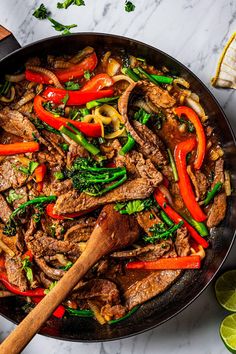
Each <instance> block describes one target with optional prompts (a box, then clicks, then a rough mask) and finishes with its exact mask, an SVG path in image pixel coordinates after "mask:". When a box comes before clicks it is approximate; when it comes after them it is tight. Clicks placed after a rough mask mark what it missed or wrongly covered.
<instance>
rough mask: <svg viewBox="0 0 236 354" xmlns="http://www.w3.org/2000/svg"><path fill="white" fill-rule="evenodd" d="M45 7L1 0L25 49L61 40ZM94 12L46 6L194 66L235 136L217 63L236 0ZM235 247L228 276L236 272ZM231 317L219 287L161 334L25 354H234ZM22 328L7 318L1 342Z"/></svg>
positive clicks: (34, 348) (0, 12)
mask: <svg viewBox="0 0 236 354" xmlns="http://www.w3.org/2000/svg"><path fill="white" fill-rule="evenodd" d="M41 2H42V0H35V1H31V0H0V24H2V25H3V26H5V27H7V28H8V29H10V30H11V31H12V32H13V33H14V35H15V37H16V38H17V39H18V41H19V43H20V44H21V45H26V44H28V43H31V42H33V41H36V40H38V39H41V38H45V37H49V36H52V35H56V34H58V33H57V32H55V30H54V29H53V28H52V27H51V24H50V23H49V22H47V21H44V22H42V21H38V20H36V19H35V18H34V17H32V12H33V10H34V9H35V8H36V7H37V6H39V5H40V4H41ZM85 2H86V6H82V7H74V6H72V7H71V8H69V9H67V10H58V9H57V8H56V4H57V0H50V1H49V0H45V1H44V3H45V5H47V6H48V8H49V9H50V10H51V12H52V17H53V18H55V19H57V20H58V21H59V22H62V23H65V24H71V23H76V24H78V27H77V28H75V29H73V31H74V32H76V31H82V32H83V31H96V32H106V33H114V34H119V35H124V36H127V37H131V38H134V39H138V40H141V41H143V42H146V43H148V44H151V45H153V46H155V47H158V48H160V49H161V50H163V51H165V52H167V53H168V54H170V55H172V56H173V57H175V58H176V59H178V60H179V61H181V62H182V63H184V64H185V65H186V66H188V67H189V68H190V69H191V70H192V71H193V72H194V73H195V74H196V75H197V76H199V77H200V79H201V80H202V81H203V82H204V83H205V84H206V85H207V86H208V88H209V89H210V90H211V91H212V92H213V94H214V95H215V97H216V98H217V100H218V101H219V103H220V104H221V106H222V108H223V109H224V111H225V112H226V114H227V116H228V118H229V120H230V122H231V124H232V126H233V128H234V130H235V132H236V117H235V100H236V92H235V91H227V90H220V89H214V88H212V87H211V85H210V78H211V77H212V76H213V75H214V70H215V67H216V62H217V58H218V56H219V54H220V52H221V50H222V47H223V45H224V44H225V42H226V40H227V39H228V38H229V36H230V35H231V34H232V33H233V32H234V31H235V28H236V1H235V0H204V1H203V0H175V1H174V0H146V1H144V0H133V2H134V3H135V5H136V9H135V11H134V12H131V13H126V12H125V11H124V0H97V1H96V0H85ZM235 253H236V245H235V246H234V247H233V249H232V251H231V253H230V256H229V257H228V259H227V262H226V263H225V265H224V268H225V269H228V268H232V267H236V262H235V258H234V254H235ZM225 314H226V313H225V311H224V310H222V309H221V308H220V307H219V305H218V304H217V302H216V300H215V297H214V292H213V286H210V287H208V289H207V290H205V291H204V292H203V294H202V295H201V296H200V297H199V298H198V299H197V300H196V301H195V302H194V303H193V304H191V305H190V306H189V307H188V308H187V309H186V310H185V311H183V312H182V313H180V314H179V315H178V316H176V317H175V318H174V319H172V320H170V321H169V322H167V323H165V324H164V325H162V326H161V327H158V328H156V329H154V330H151V331H148V332H146V333H144V334H141V335H138V336H135V337H131V338H127V339H124V340H119V341H115V342H107V343H92V344H81V343H70V342H65V341H58V340H54V339H50V338H45V337H43V336H40V335H37V336H36V337H35V338H34V339H33V341H32V342H31V343H30V345H29V346H28V347H27V348H26V349H25V350H24V351H23V353H25V354H41V353H42V352H44V353H46V354H66V353H67V354H75V353H81V354H90V353H93V354H154V353H155V354H156V353H158V354H163V353H167V352H171V353H172V354H189V353H191V354H200V353H201V354H213V353H214V354H226V353H228V351H227V350H226V349H225V348H224V345H223V344H222V342H221V340H220V338H219V335H218V328H219V324H220V322H221V320H222V319H223V317H224V316H225ZM13 327H14V325H13V324H12V323H10V322H9V321H7V320H5V319H4V318H0V341H2V340H3V339H4V338H5V337H6V336H7V334H8V333H9V332H10V331H11V330H12V329H13Z"/></svg>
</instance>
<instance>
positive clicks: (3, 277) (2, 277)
mask: <svg viewBox="0 0 236 354" xmlns="http://www.w3.org/2000/svg"><path fill="white" fill-rule="evenodd" d="M0 282H2V283H3V285H4V286H5V287H6V288H7V290H9V291H10V292H11V293H13V294H15V295H21V296H37V297H38V296H39V297H43V296H44V295H45V294H44V290H45V289H42V288H36V289H34V290H27V291H20V290H19V288H18V287H17V286H14V285H12V284H11V283H10V282H9V280H8V278H7V275H6V273H3V272H0Z"/></svg>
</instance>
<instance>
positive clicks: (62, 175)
mask: <svg viewBox="0 0 236 354" xmlns="http://www.w3.org/2000/svg"><path fill="white" fill-rule="evenodd" d="M54 177H55V178H56V179H57V180H61V179H63V178H64V174H63V173H62V172H61V171H57V172H54Z"/></svg>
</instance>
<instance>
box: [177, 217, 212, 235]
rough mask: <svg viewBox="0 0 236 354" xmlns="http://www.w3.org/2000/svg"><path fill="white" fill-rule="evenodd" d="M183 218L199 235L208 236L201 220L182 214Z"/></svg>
mask: <svg viewBox="0 0 236 354" xmlns="http://www.w3.org/2000/svg"><path fill="white" fill-rule="evenodd" d="M183 218H184V219H185V220H186V221H187V222H188V223H189V224H190V225H192V226H193V227H194V228H195V229H196V230H197V232H198V233H199V235H201V236H202V237H205V236H208V234H209V232H208V230H207V227H206V225H205V224H204V223H203V222H199V221H196V220H194V219H193V218H192V217H191V216H186V215H184V216H183Z"/></svg>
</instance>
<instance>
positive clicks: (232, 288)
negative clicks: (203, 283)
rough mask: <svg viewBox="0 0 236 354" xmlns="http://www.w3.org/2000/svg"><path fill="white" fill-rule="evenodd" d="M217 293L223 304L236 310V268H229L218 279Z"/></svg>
mask: <svg viewBox="0 0 236 354" xmlns="http://www.w3.org/2000/svg"><path fill="white" fill-rule="evenodd" d="M215 293H216V298H217V300H218V302H219V304H220V305H221V306H223V307H224V308H225V309H226V310H228V311H232V312H236V270H229V271H228V272H225V273H224V274H222V275H221V276H220V277H219V278H218V279H217V281H216V283H215Z"/></svg>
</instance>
